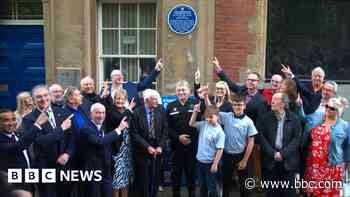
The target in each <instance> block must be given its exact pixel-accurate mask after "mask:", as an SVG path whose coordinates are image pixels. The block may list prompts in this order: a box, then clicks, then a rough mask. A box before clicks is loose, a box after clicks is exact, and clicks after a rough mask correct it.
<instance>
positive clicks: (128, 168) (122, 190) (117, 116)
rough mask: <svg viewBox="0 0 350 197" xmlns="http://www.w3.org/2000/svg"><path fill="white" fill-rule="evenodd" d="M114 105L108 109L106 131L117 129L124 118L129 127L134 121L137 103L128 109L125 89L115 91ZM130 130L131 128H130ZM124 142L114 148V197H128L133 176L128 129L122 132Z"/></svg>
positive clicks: (132, 103)
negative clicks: (133, 112)
mask: <svg viewBox="0 0 350 197" xmlns="http://www.w3.org/2000/svg"><path fill="white" fill-rule="evenodd" d="M112 96H113V103H114V105H112V106H109V107H107V109H108V110H107V116H106V130H107V131H112V130H114V128H116V127H117V126H118V125H119V124H120V122H121V120H122V119H123V117H125V116H127V120H128V123H129V125H130V124H131V121H132V113H131V109H130V107H131V108H133V107H135V102H134V101H131V103H130V105H129V106H128V107H126V105H125V103H126V102H127V98H128V95H127V92H126V91H125V90H124V89H118V90H115V91H114V92H113V94H112ZM129 128H130V127H129ZM122 135H123V138H122V141H121V142H120V141H118V142H116V144H115V147H114V153H113V155H112V159H113V160H114V175H113V183H112V185H113V190H114V192H113V197H119V196H121V197H127V196H128V186H129V185H130V182H131V178H132V176H133V168H132V161H131V143H130V135H129V130H128V129H127V128H126V129H124V130H123V132H122Z"/></svg>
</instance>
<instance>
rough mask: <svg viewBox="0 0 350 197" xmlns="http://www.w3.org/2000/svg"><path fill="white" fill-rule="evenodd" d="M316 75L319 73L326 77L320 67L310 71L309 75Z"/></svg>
mask: <svg viewBox="0 0 350 197" xmlns="http://www.w3.org/2000/svg"><path fill="white" fill-rule="evenodd" d="M316 73H320V74H321V75H322V76H323V77H324V76H326V73H325V72H324V70H323V68H321V67H319V66H318V67H316V68H314V69H313V70H312V71H311V75H314V74H316Z"/></svg>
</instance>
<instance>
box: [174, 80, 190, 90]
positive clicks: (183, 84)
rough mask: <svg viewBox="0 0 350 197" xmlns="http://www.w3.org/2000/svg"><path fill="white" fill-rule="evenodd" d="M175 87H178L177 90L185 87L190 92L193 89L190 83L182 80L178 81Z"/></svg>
mask: <svg viewBox="0 0 350 197" xmlns="http://www.w3.org/2000/svg"><path fill="white" fill-rule="evenodd" d="M175 87H176V89H177V88H179V87H185V88H187V89H188V90H190V89H191V88H190V85H189V83H188V82H187V81H186V80H180V81H178V82H177V83H176V86H175Z"/></svg>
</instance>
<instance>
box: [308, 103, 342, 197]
mask: <svg viewBox="0 0 350 197" xmlns="http://www.w3.org/2000/svg"><path fill="white" fill-rule="evenodd" d="M345 103H347V101H346V99H345V98H331V99H330V100H329V101H328V103H327V105H326V111H325V113H321V112H315V113H313V114H310V115H308V116H307V117H306V121H307V124H306V131H307V133H308V138H309V141H310V144H309V146H308V150H309V151H308V154H309V155H308V156H307V158H306V168H305V174H304V179H305V180H306V181H313V182H312V183H315V184H314V185H316V186H318V185H320V186H322V185H324V186H325V183H324V181H329V183H331V185H330V186H331V187H328V188H324V187H322V188H321V187H319V188H318V187H308V188H306V189H305V192H306V193H307V194H308V196H340V189H341V181H342V174H343V172H344V164H345V162H346V160H345V158H348V157H347V156H345V155H346V154H347V152H348V151H347V150H345V149H346V146H345V145H347V140H346V139H347V138H348V134H347V128H348V123H347V122H346V121H345V120H343V119H342V118H341V115H342V113H343V110H344V107H345ZM309 183H310V182H309ZM334 183H336V184H334ZM327 184H328V183H327Z"/></svg>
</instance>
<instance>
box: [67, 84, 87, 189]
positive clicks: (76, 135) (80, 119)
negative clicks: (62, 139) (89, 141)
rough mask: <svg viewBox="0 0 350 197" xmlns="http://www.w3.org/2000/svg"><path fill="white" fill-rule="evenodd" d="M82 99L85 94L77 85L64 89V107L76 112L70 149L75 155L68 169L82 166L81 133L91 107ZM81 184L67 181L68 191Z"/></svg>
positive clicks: (78, 168) (73, 112)
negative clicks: (85, 104) (83, 104)
mask: <svg viewBox="0 0 350 197" xmlns="http://www.w3.org/2000/svg"><path fill="white" fill-rule="evenodd" d="M82 99H83V96H82V95H81V94H80V91H79V89H77V88H75V87H68V88H67V89H66V90H65V91H64V96H63V100H64V103H65V104H64V105H63V109H64V110H66V111H68V112H70V113H71V114H74V116H73V117H72V129H71V131H72V137H73V139H74V140H73V141H74V143H71V144H70V145H71V146H72V147H71V148H70V149H72V150H74V153H72V154H73V155H71V158H70V160H69V162H68V163H67V165H66V166H67V169H74V170H80V169H81V168H82V165H83V163H82V158H81V154H80V153H81V152H82V151H83V150H82V147H81V135H80V131H81V130H82V129H83V128H84V127H85V125H86V124H87V122H88V121H89V114H90V113H89V109H86V107H87V106H82ZM79 184H81V183H80V182H78V183H77V184H74V183H67V184H66V186H65V188H66V193H70V192H71V191H72V190H73V189H74V187H75V186H76V185H79Z"/></svg>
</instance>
